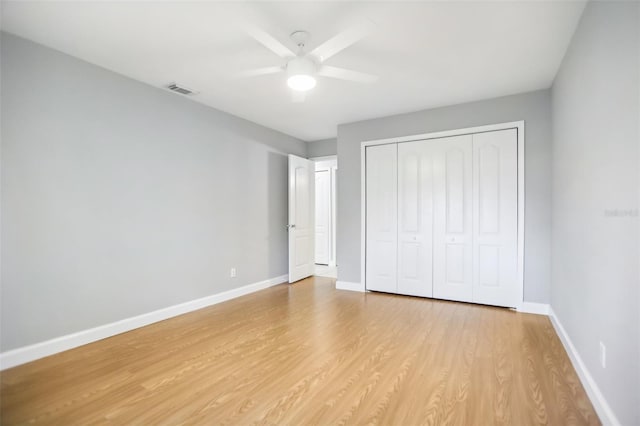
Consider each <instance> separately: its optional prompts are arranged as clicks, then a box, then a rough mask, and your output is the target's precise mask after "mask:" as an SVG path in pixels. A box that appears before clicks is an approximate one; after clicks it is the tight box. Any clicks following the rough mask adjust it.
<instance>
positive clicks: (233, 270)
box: [229, 268, 236, 278]
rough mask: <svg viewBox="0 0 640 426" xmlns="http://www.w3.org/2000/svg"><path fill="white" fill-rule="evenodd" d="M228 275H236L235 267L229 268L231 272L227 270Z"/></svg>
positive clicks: (232, 276)
mask: <svg viewBox="0 0 640 426" xmlns="http://www.w3.org/2000/svg"><path fill="white" fill-rule="evenodd" d="M229 276H231V278H235V277H236V268H231V272H229Z"/></svg>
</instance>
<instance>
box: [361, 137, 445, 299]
mask: <svg viewBox="0 0 640 426" xmlns="http://www.w3.org/2000/svg"><path fill="white" fill-rule="evenodd" d="M433 151H434V150H433V144H432V143H431V142H430V141H419V142H407V143H401V144H399V145H398V293H401V294H408V295H412V296H425V297H431V295H432V283H433V281H432V256H433V241H432V240H433ZM367 212H368V210H367Z"/></svg>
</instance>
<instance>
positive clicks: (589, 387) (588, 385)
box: [549, 307, 620, 426]
mask: <svg viewBox="0 0 640 426" xmlns="http://www.w3.org/2000/svg"><path fill="white" fill-rule="evenodd" d="M549 319H550V320H551V324H552V325H553V328H555V330H556V333H557V334H558V336H559V337H560V341H561V342H562V345H563V346H564V349H565V350H566V351H567V354H568V355H569V359H570V360H571V364H573V368H574V369H575V370H576V373H578V377H579V378H580V381H581V382H582V386H584V389H585V391H586V392H587V395H588V396H589V399H590V400H591V403H592V404H593V408H594V409H595V410H596V413H598V416H599V417H600V421H601V422H602V424H604V425H607V426H620V422H619V421H618V418H617V417H616V415H615V414H614V412H613V410H612V409H611V406H610V405H609V403H608V402H607V400H606V399H605V397H604V395H603V394H602V392H601V391H600V388H599V387H598V385H597V384H596V381H595V380H594V379H593V376H592V375H591V373H590V372H589V370H588V369H587V366H586V365H585V363H584V361H582V358H581V357H580V354H579V353H578V351H577V350H576V347H575V346H574V345H573V342H572V341H571V338H570V337H569V335H568V334H567V332H566V330H565V329H564V327H563V326H562V323H561V322H560V319H559V318H558V317H557V316H556V314H555V312H553V308H552V307H549Z"/></svg>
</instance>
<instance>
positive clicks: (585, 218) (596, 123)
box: [551, 2, 640, 425]
mask: <svg viewBox="0 0 640 426" xmlns="http://www.w3.org/2000/svg"><path fill="white" fill-rule="evenodd" d="M639 13H640V12H639V6H638V3H631V2H628V3H614V2H590V3H589V4H588V5H587V7H586V9H585V12H584V14H583V16H582V20H581V22H580V24H579V26H578V29H577V31H576V33H575V35H574V37H573V40H572V42H571V45H570V47H569V50H568V52H567V54H566V56H565V58H564V61H563V63H562V66H561V69H560V72H559V73H558V76H557V77H556V81H555V82H554V85H553V88H552V111H553V181H552V184H553V203H552V223H553V226H552V236H553V238H552V259H553V262H552V286H551V305H552V308H553V310H554V312H555V314H556V316H557V318H558V319H559V320H560V322H561V323H562V324H563V326H564V328H565V329H566V331H567V333H568V335H569V337H570V338H571V340H572V341H573V343H574V345H575V347H576V350H577V351H578V353H579V354H580V356H581V358H582V360H583V361H584V363H585V365H586V366H587V368H588V370H589V371H590V372H591V374H592V375H593V377H594V379H595V381H596V383H597V384H598V387H599V388H600V390H601V391H602V393H603V394H604V396H605V398H606V399H607V401H608V403H609V404H610V405H611V406H612V408H613V410H614V412H615V414H616V415H617V417H618V420H619V421H620V422H621V424H623V425H637V424H640V409H639V407H640V365H639V363H640V349H639V347H638V345H639V341H640V339H639V334H640V330H639V328H640V325H639V324H640V317H639V312H640V303H639V297H640V295H639V291H640V290H639V289H640V282H639V272H640V271H638V256H639V253H638V234H639V229H638V227H639V224H638V221H639V219H638V210H637V209H638V188H639V187H638V178H639V176H638V154H639V153H638V143H639V140H640V134H639V133H638V125H639V118H640V109H639V107H638V101H639V95H640V91H639V84H638V75H639V73H640V69H639V66H638V62H639V60H640V44H639V40H638V38H639V36H640V34H638V31H639V28H640V17H639V15H638V14H639ZM600 341H602V342H604V343H605V345H606V347H607V367H606V369H603V368H602V367H601V366H600V361H599V342H600Z"/></svg>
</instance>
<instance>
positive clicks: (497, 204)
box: [473, 129, 520, 307]
mask: <svg viewBox="0 0 640 426" xmlns="http://www.w3.org/2000/svg"><path fill="white" fill-rule="evenodd" d="M473 163H474V164H473V174H474V178H473V185H474V190H473V193H474V198H473V229H474V236H473V239H474V244H473V301H474V302H477V303H484V304H490V305H498V306H510V307H514V306H516V305H517V297H518V293H519V292H518V286H519V285H520V284H519V283H518V280H517V252H518V247H517V241H518V139H517V130H516V129H509V130H500V131H495V132H487V133H478V134H475V135H473Z"/></svg>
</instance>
